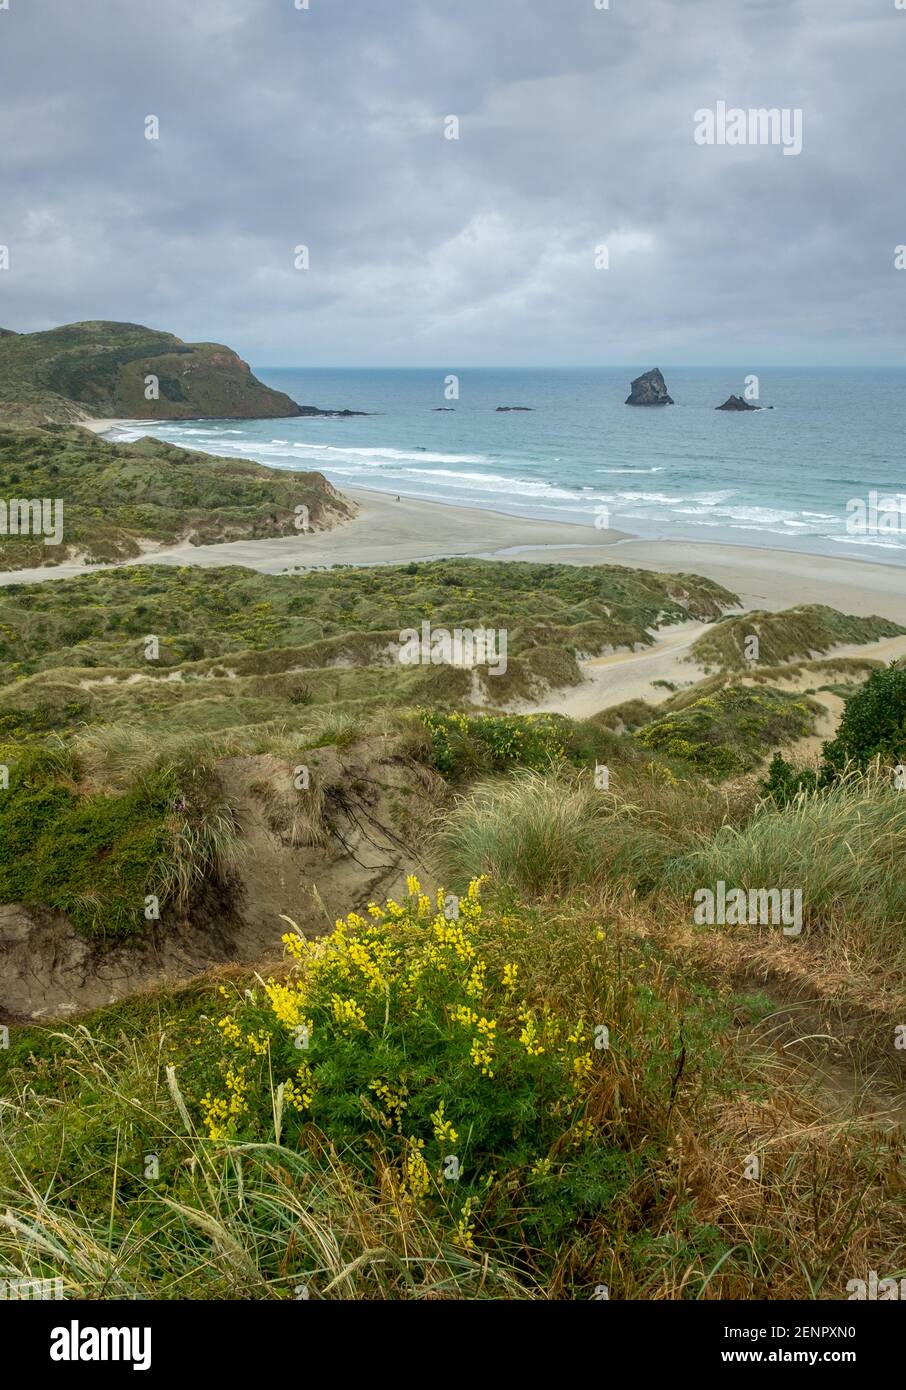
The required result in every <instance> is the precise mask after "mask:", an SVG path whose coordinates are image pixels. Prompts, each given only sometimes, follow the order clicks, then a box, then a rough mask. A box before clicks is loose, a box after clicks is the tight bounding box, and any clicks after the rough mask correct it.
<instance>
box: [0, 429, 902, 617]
mask: <svg viewBox="0 0 906 1390" xmlns="http://www.w3.org/2000/svg"><path fill="white" fill-rule="evenodd" d="M126 423H133V422H127V421H124V420H91V421H84V422H83V424H84V425H85V428H89V429H91V430H93V431H94V432H96V433H98V434H105V433H107V432H109V431H110V430H111V429H113V428H115V427H116V426H117V425H122V424H126ZM344 495H345V496H347V497H349V498H351V499H352V500H353V501H354V502H355V503H356V506H357V508H358V513H357V515H356V516H355V518H354V519H353V520H352V521H349V522H346V523H344V524H343V525H341V526H339V527H336V528H335V529H334V530H332V531H319V532H311V533H309V534H300V535H293V536H283V537H278V538H276V539H273V540H249V541H233V542H229V543H225V544H217V545H206V546H195V545H191V544H188V543H182V544H180V545H177V546H172V547H169V548H167V549H159V550H156V549H153V548H149V550H148V552H147V554H146V555H145V556H144V557H143V560H142V561H141V563H151V564H167V565H206V566H217V565H245V566H247V567H248V568H250V569H256V570H260V571H262V572H263V573H267V574H280V573H287V572H289V573H292V572H300V571H304V570H306V569H314V568H319V567H323V566H329V565H383V564H400V563H401V562H405V561H409V560H428V559H439V558H443V557H447V556H455V555H470V556H476V557H480V558H484V559H494V560H525V561H535V562H539V561H546V562H555V563H559V564H568V565H598V564H618V565H627V566H631V567H635V568H639V569H652V570H660V571H670V572H674V573H682V572H687V573H690V572H691V573H694V574H700V575H705V576H706V577H708V578H710V579H714V580H716V581H717V582H718V583H720V584H723V585H725V586H726V588H728V589H730V590H732V592H734V593H736V594H738V595H739V598H740V602H741V605H742V607H743V608H745V609H750V608H765V609H771V610H776V609H780V608H789V607H792V606H793V605H794V604H798V603H823V604H827V605H828V606H830V607H832V608H838V609H840V610H842V611H844V612H847V613H855V614H857V615H860V616H864V615H867V614H872V613H877V614H879V615H880V616H882V617H886V618H892V619H894V620H895V621H900V622H906V569H904V568H901V567H899V566H894V565H875V564H870V563H867V562H865V561H862V560H851V559H848V558H845V557H837V556H824V555H808V554H800V553H798V552H795V551H788V550H769V549H765V548H757V547H745V546H731V545H723V544H713V545H712V544H702V543H694V542H688V543H687V542H677V541H660V540H657V541H655V540H640V539H638V538H635V537H632V536H628V535H626V534H625V533H624V532H620V531H613V530H610V531H599V530H597V529H596V528H595V527H593V526H577V525H572V524H568V523H564V522H554V521H537V520H528V519H525V518H521V517H515V516H509V515H507V514H505V513H503V512H495V511H490V510H486V509H484V508H478V507H457V506H448V505H446V504H443V503H437V502H426V501H423V500H422V499H416V498H409V497H401V498H400V500H399V501H397V500H396V499H395V498H394V497H393V496H391V495H390V494H388V493H383V492H371V491H367V490H365V489H362V488H356V489H353V488H346V489H344ZM100 568H109V566H86V565H83V564H78V563H71V564H61V565H54V566H44V567H42V568H39V569H31V570H14V571H6V572H3V573H0V585H5V584H22V583H32V582H35V581H43V580H49V579H63V578H67V577H69V576H71V575H75V574H84V573H86V572H88V571H89V570H94V569H100Z"/></svg>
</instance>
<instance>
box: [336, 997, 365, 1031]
mask: <svg viewBox="0 0 906 1390" xmlns="http://www.w3.org/2000/svg"><path fill="white" fill-rule="evenodd" d="M330 1007H331V1010H332V1011H333V1016H334V1018H335V1019H336V1021H337V1023H338V1024H339V1025H340V1027H341V1028H342V1029H343V1030H344V1031H346V1030H347V1029H349V1030H351V1031H352V1032H367V1024H366V1023H365V1010H364V1009H363V1008H362V1006H361V1004H357V1003H356V1001H355V1000H354V999H344V998H343V997H342V995H340V994H332V995H331V996H330Z"/></svg>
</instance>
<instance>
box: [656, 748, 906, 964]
mask: <svg viewBox="0 0 906 1390" xmlns="http://www.w3.org/2000/svg"><path fill="white" fill-rule="evenodd" d="M904 862H906V798H904V797H903V795H902V793H901V792H899V791H897V790H896V789H895V788H894V787H893V786H892V785H891V783H890V779H889V777H881V776H880V775H877V774H869V775H868V776H862V775H860V774H858V773H855V772H853V773H850V774H849V775H847V776H845V777H844V778H843V779H842V781H841V782H839V783H838V784H836V785H834V786H831V787H829V788H826V789H825V790H823V791H819V792H817V793H813V794H811V795H809V794H806V793H800V794H799V795H798V796H797V797H796V798H795V799H794V800H793V801H792V802H791V803H790V804H789V805H787V806H786V807H784V808H783V809H780V808H778V807H777V806H775V805H774V804H773V803H772V802H765V803H762V804H761V805H759V806H758V808H757V809H756V810H755V812H754V814H753V816H752V817H751V819H750V820H749V821H748V822H747V823H746V824H745V825H743V826H741V827H734V826H726V827H724V828H723V829H722V830H720V831H719V832H718V833H717V835H716V836H715V837H714V839H713V840H712V841H711V843H710V844H707V845H704V846H701V847H699V848H698V849H696V850H694V851H692V852H691V853H689V854H688V855H686V856H685V857H683V858H681V859H678V860H677V861H675V862H674V863H672V864H670V865H667V866H666V867H665V882H666V883H667V884H668V885H670V886H671V887H673V888H675V889H676V890H677V891H679V892H681V893H685V894H689V893H692V892H693V891H694V890H695V889H696V888H698V887H706V886H709V885H710V886H713V884H714V883H715V882H716V881H717V880H718V879H723V880H724V882H725V883H726V884H727V885H728V887H729V886H733V887H737V888H745V889H748V888H767V887H775V886H780V887H786V888H791V889H794V888H801V889H802V901H803V918H804V923H805V927H806V929H807V930H808V931H810V932H816V933H820V934H821V936H822V937H823V938H824V939H825V940H826V942H827V947H828V950H829V951H830V952H833V953H834V954H836V953H838V952H846V953H852V954H853V955H855V956H858V957H863V958H865V959H867V960H871V961H874V962H878V963H880V962H886V963H887V965H888V966H890V967H895V968H897V969H899V970H903V969H904V968H906V875H904V872H903V865H904Z"/></svg>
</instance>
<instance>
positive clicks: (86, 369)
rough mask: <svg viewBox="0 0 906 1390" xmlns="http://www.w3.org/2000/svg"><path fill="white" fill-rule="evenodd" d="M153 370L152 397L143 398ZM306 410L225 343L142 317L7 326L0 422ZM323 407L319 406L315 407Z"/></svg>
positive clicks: (0, 344) (1, 346)
mask: <svg viewBox="0 0 906 1390" xmlns="http://www.w3.org/2000/svg"><path fill="white" fill-rule="evenodd" d="M148 377H153V378H154V382H153V383H151V384H150V385H151V388H152V394H154V393H156V399H151V400H148V399H146V392H147V390H148V389H149V383H148V382H147V380H146V378H148ZM303 413H306V412H304V411H303V410H302V408H301V407H300V406H299V405H297V404H296V402H295V401H293V400H291V399H290V397H289V396H286V395H284V394H283V392H282V391H272V390H271V389H270V387H268V386H265V385H264V384H263V383H262V382H260V381H258V379H257V378H256V377H255V376H253V375H252V372H251V369H250V368H249V366H248V363H247V362H243V361H242V359H241V358H240V357H239V356H238V355H237V354H236V353H235V352H233V351H232V349H231V348H228V347H224V346H222V345H221V344H219V343H184V342H183V341H182V339H180V338H177V337H174V335H173V334H172V333H162V332H159V331H158V330H156V329H152V328H144V327H142V326H141V325H140V324H135V323H110V322H87V323H71V324H66V325H65V326H63V327H62V328H53V329H50V330H49V331H47V332H45V333H13V332H10V331H9V330H3V331H2V332H0V422H3V423H16V424H34V425H42V424H45V423H47V422H57V423H71V422H74V421H78V420H84V419H89V418H91V417H100V418H107V417H119V416H123V417H128V418H129V419H142V420H145V419H147V420H183V419H193V418H199V417H203V416H207V417H210V418H219V419H222V418H235V419H238V418H243V417H256V416H257V417H261V416H286V415H301V414H303ZM317 413H320V412H317Z"/></svg>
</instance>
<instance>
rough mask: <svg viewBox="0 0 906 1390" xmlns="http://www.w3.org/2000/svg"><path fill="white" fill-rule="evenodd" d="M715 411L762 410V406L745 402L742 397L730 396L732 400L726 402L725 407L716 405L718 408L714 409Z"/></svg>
mask: <svg viewBox="0 0 906 1390" xmlns="http://www.w3.org/2000/svg"><path fill="white" fill-rule="evenodd" d="M714 409H715V410H761V406H760V405H751V404H750V403H749V402H748V401H744V400H743V398H742V396H730V398H729V399H728V400H726V401H724V403H723V405H716V406H715V407H714Z"/></svg>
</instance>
